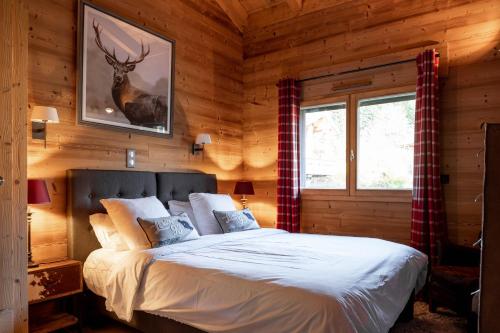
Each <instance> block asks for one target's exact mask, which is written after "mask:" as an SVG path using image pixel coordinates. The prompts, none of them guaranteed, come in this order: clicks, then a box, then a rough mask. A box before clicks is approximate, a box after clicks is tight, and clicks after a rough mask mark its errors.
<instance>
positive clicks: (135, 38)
mask: <svg viewBox="0 0 500 333" xmlns="http://www.w3.org/2000/svg"><path fill="white" fill-rule="evenodd" d="M77 52H78V84H77V89H78V91H77V96H78V101H77V105H78V111H77V113H78V117H77V122H78V124H81V125H89V126H97V127H101V128H108V129H115V130H121V131H126V132H134V133H139V134H144V135H152V136H159V137H166V138H171V137H172V136H173V115H174V110H173V106H174V82H175V80H174V79H175V78H174V74H175V41H174V40H172V39H169V38H167V37H165V36H162V35H161V34H159V33H157V32H155V31H152V30H150V29H147V28H145V27H143V26H140V25H138V24H136V23H134V22H132V21H130V20H128V19H126V18H123V17H120V16H118V15H116V14H114V13H112V12H110V11H108V10H106V9H103V8H100V7H98V6H96V5H94V4H93V3H91V2H88V1H86V0H80V2H79V13H78V50H77Z"/></svg>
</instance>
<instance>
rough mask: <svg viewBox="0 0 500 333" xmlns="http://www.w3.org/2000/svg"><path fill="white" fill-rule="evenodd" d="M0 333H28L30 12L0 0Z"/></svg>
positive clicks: (16, 0) (17, 2) (15, 1)
mask: <svg viewBox="0 0 500 333" xmlns="http://www.w3.org/2000/svg"><path fill="white" fill-rule="evenodd" d="M0 43H1V45H0V177H2V180H0V183H1V185H0V332H2V333H3V332H5V333H10V332H16V333H17V332H26V331H27V329H28V325H27V322H28V321H27V308H28V302H27V297H26V290H27V270H26V265H27V257H26V200H27V195H26V188H27V181H26V157H27V152H26V135H27V130H26V121H27V120H26V118H27V117H26V114H27V110H28V84H27V82H28V11H27V9H26V7H25V4H24V1H23V0H0Z"/></svg>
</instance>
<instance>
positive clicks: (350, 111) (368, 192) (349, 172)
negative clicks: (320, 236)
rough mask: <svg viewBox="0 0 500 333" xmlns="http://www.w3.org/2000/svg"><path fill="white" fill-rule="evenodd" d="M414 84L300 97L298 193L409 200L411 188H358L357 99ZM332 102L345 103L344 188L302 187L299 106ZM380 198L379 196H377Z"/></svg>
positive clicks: (302, 141) (302, 144) (399, 91)
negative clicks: (299, 190)
mask: <svg viewBox="0 0 500 333" xmlns="http://www.w3.org/2000/svg"><path fill="white" fill-rule="evenodd" d="M415 91H416V87H415V86H414V85H412V86H402V87H396V88H383V89H373V90H369V91H363V92H352V93H346V94H344V95H339V96H335V97H329V98H321V99H314V100H310V101H303V102H302V103H301V110H300V163H301V168H300V170H301V171H300V176H301V193H302V194H303V195H304V196H305V197H311V198H314V197H315V196H321V197H329V196H331V197H332V199H336V200H354V201H359V200H361V201H391V202H411V196H412V190H411V189H401V190H394V189H389V190H386V189H358V188H357V150H358V149H357V147H358V129H357V120H358V114H357V110H358V103H359V101H360V100H362V99H367V98H375V97H384V96H390V95H398V94H406V93H415ZM336 103H346V105H347V110H346V112H347V114H346V120H347V124H346V125H347V128H346V135H347V137H346V143H347V144H346V154H345V157H346V178H347V179H346V187H347V188H346V190H338V189H326V188H322V189H319V188H307V187H304V185H305V182H304V171H305V170H304V168H303V165H304V162H305V161H304V157H305V151H304V149H305V135H304V114H305V112H303V111H302V108H311V107H314V106H323V105H329V104H336ZM351 151H352V152H353V153H354V159H351V158H350V156H351ZM380 198H383V200H380Z"/></svg>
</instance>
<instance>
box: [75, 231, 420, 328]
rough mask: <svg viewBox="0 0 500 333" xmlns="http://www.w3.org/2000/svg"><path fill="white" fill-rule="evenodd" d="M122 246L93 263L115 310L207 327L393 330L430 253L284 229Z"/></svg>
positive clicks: (91, 275) (94, 256) (90, 269)
mask: <svg viewBox="0 0 500 333" xmlns="http://www.w3.org/2000/svg"><path fill="white" fill-rule="evenodd" d="M107 251H110V250H107ZM104 253H105V254H104ZM115 253H116V255H117V257H116V258H113V259H110V257H112V256H111V255H110V254H109V252H104V251H103V249H100V250H96V251H94V252H93V253H91V255H90V256H89V258H88V259H87V261H86V262H85V265H84V277H85V280H86V282H87V284H88V286H89V288H90V289H91V290H92V291H94V292H95V293H97V294H99V295H101V296H104V297H105V298H106V305H107V308H108V310H112V311H115V312H116V313H117V315H118V316H119V317H120V318H122V319H125V320H130V319H131V316H132V312H133V310H134V309H135V310H142V311H146V312H149V313H153V314H156V315H160V316H165V317H168V318H170V319H174V320H177V321H179V322H182V323H186V324H188V325H191V326H194V327H197V328H199V329H202V330H205V331H208V332H234V333H237V332H242V333H246V332H273V333H279V332H287V333H293V332H297V333H298V332H301V333H302V332H325V333H326V332H387V331H388V330H389V328H390V327H392V326H393V324H394V323H395V321H396V319H397V317H398V316H399V313H400V312H401V311H402V310H403V308H404V306H405V305H406V303H407V301H408V299H409V296H410V294H411V292H412V290H413V289H414V288H416V289H417V290H418V289H420V288H421V287H422V286H423V284H424V282H425V276H426V267H427V257H426V256H425V255H424V254H422V253H421V252H419V251H416V250H414V249H412V248H410V247H407V246H404V245H400V244H396V243H392V242H387V241H383V240H379V239H373V238H359V237H339V236H325V235H310V234H289V233H287V232H283V231H281V230H276V229H258V230H250V231H244V232H236V233H229V234H219V235H207V236H202V237H201V238H200V239H198V240H194V241H189V242H184V243H179V244H175V245H169V246H164V247H160V248H156V249H148V250H132V251H121V252H115ZM100 257H106V259H105V263H104V264H102V263H100V261H101V259H100ZM99 265H101V269H100V270H99V269H96V267H98V266H99ZM102 267H107V269H102ZM96 275H102V276H101V277H100V278H97V277H96ZM89 281H90V283H89ZM98 284H101V285H102V286H97V285H98Z"/></svg>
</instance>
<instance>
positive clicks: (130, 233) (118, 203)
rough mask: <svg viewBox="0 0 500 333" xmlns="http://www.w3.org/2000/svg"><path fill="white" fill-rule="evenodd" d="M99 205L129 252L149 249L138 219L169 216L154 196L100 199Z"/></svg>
mask: <svg viewBox="0 0 500 333" xmlns="http://www.w3.org/2000/svg"><path fill="white" fill-rule="evenodd" d="M101 203H102V205H103V206H104V208H106V210H107V211H108V214H109V216H110V217H111V220H112V221H113V224H114V225H115V227H116V229H117V230H118V232H119V233H120V235H121V236H122V238H123V239H124V240H125V243H127V246H128V247H129V249H131V250H135V249H145V248H149V247H150V243H149V241H148V238H147V237H146V234H145V233H144V230H142V228H141V226H140V225H139V222H137V218H138V217H141V218H155V217H166V216H170V214H169V213H168V211H167V209H166V208H165V206H163V204H162V203H161V202H160V200H158V198H157V197H155V196H151V197H147V198H139V199H101Z"/></svg>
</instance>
